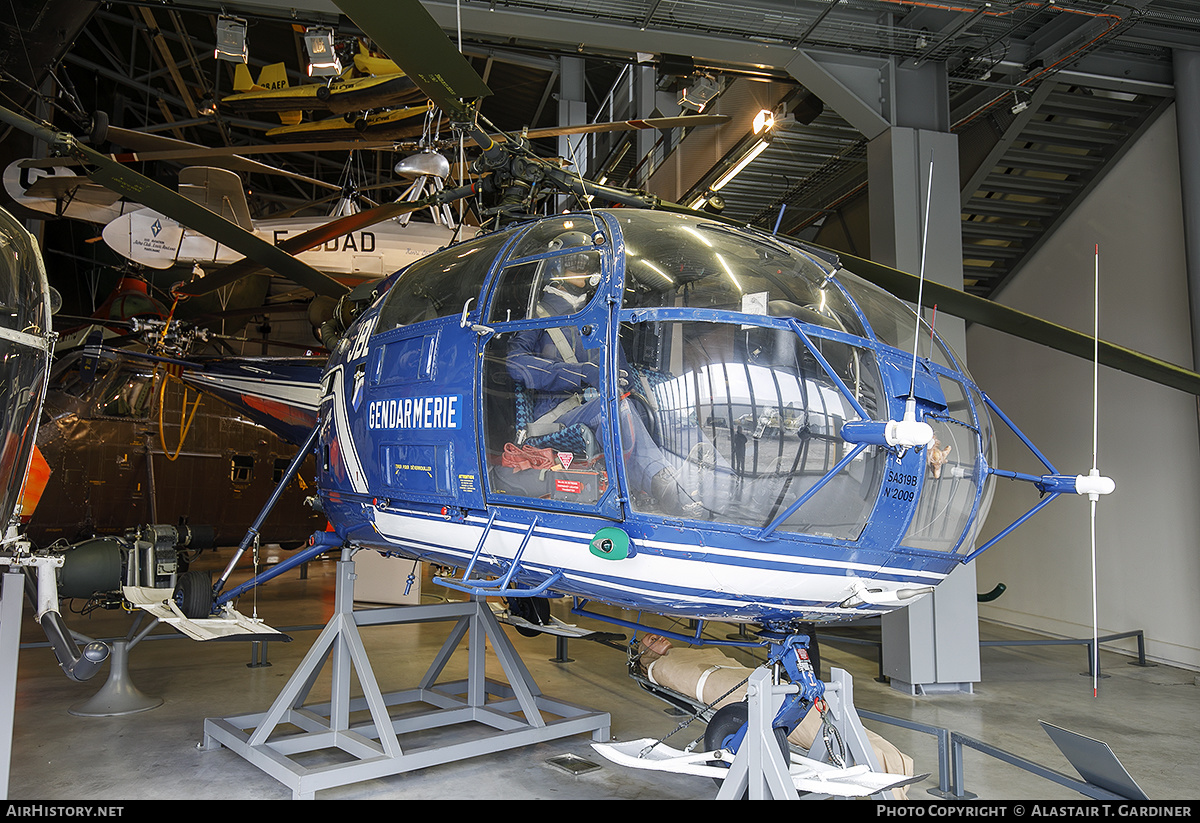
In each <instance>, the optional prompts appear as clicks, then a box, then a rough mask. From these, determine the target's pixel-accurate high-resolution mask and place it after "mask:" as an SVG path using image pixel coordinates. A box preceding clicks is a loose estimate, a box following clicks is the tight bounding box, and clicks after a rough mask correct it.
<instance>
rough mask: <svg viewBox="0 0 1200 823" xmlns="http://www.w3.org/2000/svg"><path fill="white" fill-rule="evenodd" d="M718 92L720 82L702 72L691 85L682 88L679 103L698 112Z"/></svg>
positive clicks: (702, 109)
mask: <svg viewBox="0 0 1200 823" xmlns="http://www.w3.org/2000/svg"><path fill="white" fill-rule="evenodd" d="M720 93H721V84H720V83H718V82H717V81H716V80H715V79H713V78H712V77H709V76H708V75H705V74H702V75H700V76H699V77H697V78H696V80H695V82H693V83H692V85H690V86H688V87H687V88H686V89H684V90H683V94H681V95H680V96H679V105H680V106H681V107H682V108H685V109H690V110H692V111H694V112H696V113H697V114H699V113H700V112H702V111H704V107H705V106H707V105H708V104H709V103H711V102H712V99H713V98H714V97H716V96H717V95H718V94H720Z"/></svg>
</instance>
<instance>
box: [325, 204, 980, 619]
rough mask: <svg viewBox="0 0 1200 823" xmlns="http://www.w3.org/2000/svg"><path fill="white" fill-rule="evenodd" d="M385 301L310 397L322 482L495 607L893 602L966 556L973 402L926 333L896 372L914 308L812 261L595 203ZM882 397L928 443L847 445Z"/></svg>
mask: <svg viewBox="0 0 1200 823" xmlns="http://www.w3.org/2000/svg"><path fill="white" fill-rule="evenodd" d="M568 235H570V236H571V237H572V238H575V239H570V240H564V239H563V238H566V237H567V236H568ZM579 237H582V238H584V240H579V239H578V238H579ZM572 243H574V244H575V245H571V244H572ZM585 257H586V258H589V259H586V260H585V259H584V258H585ZM576 261H577V262H576ZM571 266H577V267H578V268H583V269H587V274H586V276H585V275H581V274H579V273H578V272H576V271H574V270H572V269H571V268H570V267H571ZM381 291H382V292H383V293H382V295H381V296H380V297H379V299H378V300H377V301H376V302H375V303H374V304H373V305H372V306H371V307H370V308H368V309H367V310H365V311H364V312H363V313H362V314H361V315H360V316H359V318H358V319H357V321H356V323H355V325H354V326H352V327H351V328H350V329H349V330H348V332H347V333H346V334H345V335H344V337H343V338H342V340H341V341H340V342H339V343H338V344H337V346H336V347H335V349H334V351H333V353H332V355H331V357H330V361H329V366H328V367H327V369H326V372H325V375H324V378H323V384H322V399H321V406H320V423H319V425H320V427H321V429H320V438H319V454H318V485H319V487H320V489H321V496H322V502H323V505H324V510H325V513H326V515H327V516H328V517H329V519H330V522H331V524H332V525H333V527H334V529H335V530H336V532H337V534H338V535H339V536H340V537H341V538H342V539H344V540H345V541H347V542H348V543H350V544H351V545H356V546H361V547H365V548H369V549H375V550H378V551H381V552H389V553H395V554H399V555H403V556H406V557H416V558H420V559H424V560H429V561H433V562H435V563H439V564H443V565H449V566H455V567H460V568H465V569H466V570H467V571H466V573H465V576H469V577H470V580H467V581H466V585H467V587H468V588H470V587H471V586H472V585H473V584H472V583H471V581H479V580H483V579H484V577H489V578H490V577H497V578H499V579H500V580H501V581H502V588H500V589H497V590H494V593H496V594H504V593H505V592H513V591H514V590H517V589H518V588H520V589H523V590H525V591H530V590H532V591H536V592H543V591H544V593H545V594H548V595H550V596H554V595H570V596H575V597H578V598H583V599H596V600H601V601H605V602H608V603H613V604H616V605H619V606H623V607H627V608H630V609H647V610H651V611H654V612H657V613H664V614H671V615H679V616H686V617H690V618H696V619H718V620H726V621H745V622H762V623H766V624H783V623H788V622H792V621H809V622H830V621H837V620H847V619H855V618H859V617H863V616H867V615H872V614H880V613H883V612H886V611H889V610H891V609H894V608H898V607H901V606H904V605H907V604H908V603H909V602H910V601H911V600H912V599H913V598H915V597H919V596H921V595H922V594H924V593H927V592H928V591H931V590H932V588H933V587H935V586H936V585H938V583H940V582H941V581H942V580H943V579H944V578H945V577H946V576H947V575H948V574H949V573H950V572H951V571H952V570H953V569H954V568H955V567H956V566H957V565H958V564H959V563H960V562H961V561H962V559H963V557H964V556H966V555H967V554H968V553H969V552H970V550H971V549H972V548H973V543H974V537H975V533H976V530H977V526H978V524H979V523H980V522H981V521H982V519H983V517H984V515H985V514H986V510H987V505H988V501H989V490H990V484H989V482H988V478H989V475H990V472H989V469H988V460H989V455H990V452H991V449H992V445H991V443H992V437H991V423H990V419H989V417H988V412H987V410H986V403H985V402H984V400H983V398H982V395H981V393H980V391H979V389H978V388H977V387H976V386H975V384H974V382H973V381H972V380H971V378H970V377H969V376H968V375H967V374H966V373H965V371H964V370H963V368H962V366H961V361H959V360H958V359H957V358H956V357H955V356H954V355H953V353H952V352H950V351H949V349H948V348H947V347H945V346H944V345H943V344H942V342H941V341H940V338H938V337H937V336H936V335H935V334H932V332H931V330H929V329H928V328H927V327H926V328H925V329H924V332H925V333H924V334H923V335H922V338H921V339H922V340H923V347H926V348H927V349H928V351H927V356H917V357H916V363H915V367H914V356H913V352H912V351H911V350H909V351H905V350H903V348H902V346H904V345H906V342H905V341H913V340H914V339H915V338H916V335H915V332H916V326H915V324H916V323H917V322H918V321H917V318H916V315H915V313H914V312H913V311H912V310H911V309H909V308H908V307H907V306H905V305H904V304H903V303H901V302H900V301H899V300H897V299H896V298H894V297H891V296H890V295H888V294H886V293H885V292H883V291H881V290H879V289H877V288H875V287H873V286H870V285H869V284H867V283H866V282H865V281H862V280H860V279H858V278H856V277H855V276H854V275H853V274H851V273H849V272H846V271H845V270H843V269H840V268H839V267H838V265H837V262H836V261H835V260H833V259H830V258H829V256H828V255H825V256H822V255H821V254H820V253H818V252H815V251H812V250H808V249H805V248H803V247H800V246H797V245H795V244H785V243H783V242H781V241H779V240H777V239H774V238H772V237H770V236H767V235H763V234H758V233H755V232H751V231H742V230H737V229H731V228H730V227H728V226H726V225H723V224H720V223H717V222H715V221H708V220H706V219H705V218H703V217H700V216H696V217H688V216H680V215H674V214H664V213H655V212H647V211H639V210H633V209H628V210H613V211H606V212H596V213H595V214H574V215H565V216H564V215H560V216H555V217H549V218H544V219H541V220H536V221H532V222H529V223H525V224H521V225H520V226H518V227H515V228H509V229H505V230H503V231H499V232H495V233H493V234H489V235H485V236H482V237H479V238H475V239H473V240H470V241H467V242H464V243H461V244H458V245H456V246H452V247H450V248H448V249H446V250H444V251H442V252H438V253H436V254H433V255H431V256H430V257H427V258H425V259H423V260H422V261H419V262H418V263H416V264H414V265H412V266H410V267H409V268H408V269H406V270H404V271H402V272H399V273H398V276H395V277H394V278H392V279H391V281H390V282H389V283H388V284H387V285H386V288H385V289H381ZM906 401H910V402H911V404H912V407H913V408H914V409H915V412H916V416H917V418H918V419H919V420H921V421H924V422H925V423H927V424H929V425H930V426H931V427H932V430H933V432H934V434H935V439H934V440H933V441H932V442H931V443H930V444H929V445H926V446H921V447H913V448H906V447H903V446H900V447H897V446H894V445H889V444H888V442H886V441H885V440H884V439H882V437H881V436H876V435H875V434H867V435H863V434H862V433H861V431H860V430H861V429H869V430H871V431H872V432H874V431H876V430H879V431H881V430H882V428H881V426H882V423H883V422H885V421H889V420H897V419H899V417H900V416H901V415H903V413H904V411H905V404H906ZM847 424H850V425H849V426H847ZM856 426H857V427H858V428H857V429H856ZM873 427H874V428H873ZM486 585H491V584H485V590H486Z"/></svg>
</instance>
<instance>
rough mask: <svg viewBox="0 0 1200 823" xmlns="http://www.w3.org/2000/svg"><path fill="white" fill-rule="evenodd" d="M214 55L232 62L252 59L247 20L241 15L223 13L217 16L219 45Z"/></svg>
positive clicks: (243, 61)
mask: <svg viewBox="0 0 1200 823" xmlns="http://www.w3.org/2000/svg"><path fill="white" fill-rule="evenodd" d="M213 57H215V58H216V59H217V60H226V61H228V62H230V63H245V62H248V61H249V59H250V49H249V47H248V46H247V45H246V21H245V20H243V19H242V18H240V17H228V16H225V15H222V16H221V17H219V18H217V47H216V49H214V50H213Z"/></svg>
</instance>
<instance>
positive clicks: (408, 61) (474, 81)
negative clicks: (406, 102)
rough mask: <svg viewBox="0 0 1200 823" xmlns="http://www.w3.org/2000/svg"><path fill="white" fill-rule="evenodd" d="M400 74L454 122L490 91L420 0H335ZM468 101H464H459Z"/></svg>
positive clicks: (472, 110)
mask: <svg viewBox="0 0 1200 823" xmlns="http://www.w3.org/2000/svg"><path fill="white" fill-rule="evenodd" d="M334 5H336V6H337V7H338V8H339V9H341V10H342V12H343V13H345V15H346V16H347V17H349V18H350V19H351V20H353V21H354V22H355V24H356V25H357V26H358V27H359V28H360V29H362V30H363V31H364V32H366V34H367V36H368V37H370V38H371V39H372V40H374V41H375V44H376V45H377V46H379V47H380V48H381V49H382V50H383V52H384V53H385V54H387V56H388V57H390V58H391V59H392V61H393V62H395V63H396V65H398V66H399V67H400V70H401V71H403V72H404V73H405V74H407V75H408V76H409V77H411V78H412V80H413V82H414V83H416V84H417V88H419V89H420V90H421V91H422V92H424V93H425V95H426V96H427V97H428V98H429V99H430V100H431V101H432V102H433V103H434V104H435V105H436V106H438V108H440V109H441V110H442V111H443V112H445V113H446V115H447V116H449V118H450V119H451V121H454V122H469V121H471V120H473V119H474V116H475V101H477V100H479V99H480V98H482V97H487V96H489V95H491V93H492V91H491V89H489V88H488V87H487V84H486V83H484V82H483V78H481V77H480V76H479V74H478V73H477V72H476V71H475V69H474V68H473V67H472V66H471V63H470V62H469V61H468V60H467V58H465V57H463V56H462V54H460V53H459V51H458V50H457V49H456V48H455V47H454V44H453V43H451V42H450V39H449V38H448V37H446V33H445V32H444V31H442V29H441V27H440V26H439V25H438V24H437V21H436V20H434V19H433V17H432V15H430V14H429V12H428V11H426V9H425V7H424V6H422V5H421V3H420V2H419V0H390V1H389V2H387V3H380V2H378V0H334ZM464 101H467V102H464Z"/></svg>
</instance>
